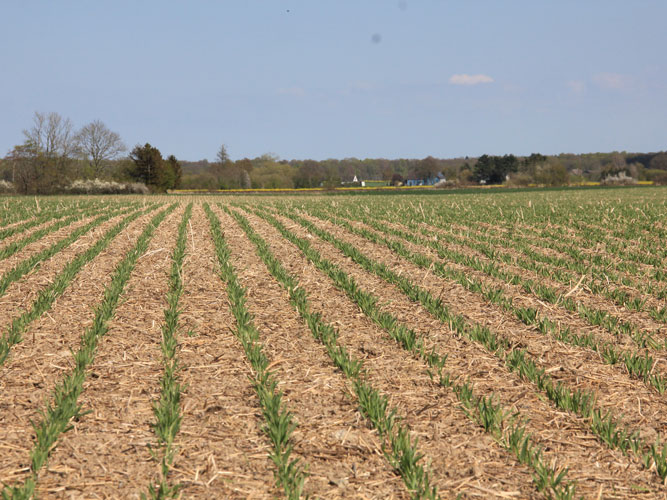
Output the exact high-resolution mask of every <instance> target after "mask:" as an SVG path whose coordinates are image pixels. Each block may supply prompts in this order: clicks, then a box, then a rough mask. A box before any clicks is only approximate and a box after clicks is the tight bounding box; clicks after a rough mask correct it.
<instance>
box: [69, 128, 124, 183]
mask: <svg viewBox="0 0 667 500" xmlns="http://www.w3.org/2000/svg"><path fill="white" fill-rule="evenodd" d="M75 142H76V147H77V149H78V151H79V153H80V154H81V156H83V157H84V158H85V159H86V160H87V161H88V165H89V167H90V170H91V174H92V176H93V177H100V176H101V175H102V174H103V173H104V170H105V167H106V163H107V162H108V161H109V160H113V159H115V158H117V157H118V155H119V154H120V153H122V152H124V151H127V147H126V146H125V144H124V143H123V141H122V140H121V138H120V136H119V135H118V134H117V133H116V132H112V131H111V130H109V129H108V128H107V126H106V125H105V124H104V123H102V122H101V121H100V120H95V121H93V122H90V123H89V124H88V125H86V126H84V127H83V128H82V129H81V130H80V131H79V132H78V133H77V134H76V137H75Z"/></svg>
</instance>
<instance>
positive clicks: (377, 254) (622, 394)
mask: <svg viewBox="0 0 667 500" xmlns="http://www.w3.org/2000/svg"><path fill="white" fill-rule="evenodd" d="M311 222H314V223H316V224H317V225H319V226H321V227H325V228H326V229H327V230H328V231H330V232H332V233H333V234H336V235H337V236H338V237H340V238H341V239H343V240H345V241H348V242H351V243H354V244H355V245H356V246H357V247H358V248H359V249H360V250H362V251H363V252H364V253H366V254H367V255H372V256H373V257H374V258H375V260H378V261H381V262H384V263H385V264H387V265H390V266H391V267H392V268H393V269H394V270H395V271H396V272H399V271H400V272H401V273H404V274H406V273H407V274H408V275H410V276H414V281H415V282H417V283H418V284H419V285H420V286H422V287H423V288H425V289H427V290H429V291H430V292H431V293H432V294H434V295H435V296H441V297H442V299H443V302H445V303H446V304H447V305H448V306H449V307H450V309H451V310H452V311H453V312H456V313H459V314H461V315H463V316H464V317H466V318H468V319H469V320H471V321H474V322H477V323H480V324H483V325H486V326H488V327H489V328H491V329H492V330H494V331H496V332H499V333H501V334H503V335H504V336H505V337H507V338H509V339H512V340H513V341H515V342H516V344H517V345H519V346H522V347H525V348H526V349H527V350H528V352H530V353H531V354H532V355H533V356H535V357H536V359H539V360H540V361H541V362H542V363H543V365H544V366H545V367H546V368H547V369H552V368H553V372H550V374H551V376H552V377H553V378H554V379H556V380H559V381H563V382H564V383H567V384H568V385H570V387H576V388H588V389H590V390H593V391H595V392H596V394H597V395H598V404H599V406H600V407H602V408H605V409H609V410H610V411H614V409H617V408H623V411H622V420H623V421H624V422H626V423H627V424H628V425H631V426H632V427H633V428H637V429H639V428H641V429H642V431H643V432H644V433H645V434H646V437H647V439H648V441H649V442H651V441H653V438H654V437H655V435H656V433H658V434H660V435H662V436H665V435H667V419H665V418H664V415H666V414H667V400H665V398H664V397H662V396H659V395H658V394H657V393H656V392H655V391H653V390H650V389H649V388H647V387H646V386H644V385H643V384H641V383H638V382H637V381H636V380H633V379H631V378H630V377H629V376H628V375H627V374H626V373H622V372H620V370H617V369H616V368H614V367H613V366H610V365H607V364H604V363H603V362H602V360H601V358H600V356H599V355H598V354H597V353H594V352H592V351H589V350H586V349H581V348H578V347H574V346H570V345H566V344H562V343H560V342H556V341H554V340H552V339H551V338H550V337H547V336H544V335H542V334H541V333H538V332H537V331H535V329H534V328H533V327H529V326H527V325H524V324H523V323H521V322H520V321H519V320H517V319H516V318H514V317H513V316H512V315H510V314H509V313H507V312H505V311H503V310H502V309H501V308H500V307H498V306H496V305H494V304H490V303H488V302H486V301H485V300H484V299H483V298H481V297H479V296H477V295H476V294H474V293H472V292H469V291H467V290H466V289H465V288H463V287H462V286H461V285H459V284H458V283H452V282H449V281H444V280H442V279H441V278H439V277H436V276H434V275H433V274H432V273H429V272H427V271H425V270H423V269H419V268H418V267H417V266H415V265H413V264H411V263H409V262H406V261H405V260H404V259H402V258H400V257H398V256H397V255H396V254H394V253H393V252H391V251H390V250H388V249H387V248H386V247H381V246H378V245H375V244H373V243H370V242H368V241H367V240H363V239H360V238H357V237H355V236H353V235H351V234H350V233H348V232H347V231H345V230H343V229H341V228H340V227H338V226H335V225H333V224H331V223H329V222H322V221H321V220H320V219H316V218H311ZM582 367H585V371H584V372H583V373H582ZM582 379H583V380H582Z"/></svg>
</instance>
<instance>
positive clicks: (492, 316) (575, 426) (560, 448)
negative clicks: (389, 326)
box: [290, 227, 660, 495]
mask: <svg viewBox="0 0 667 500" xmlns="http://www.w3.org/2000/svg"><path fill="white" fill-rule="evenodd" d="M327 229H331V230H332V232H333V233H334V234H335V235H336V238H337V239H340V240H341V241H348V239H349V241H354V244H355V245H358V246H359V247H360V248H363V249H365V250H367V251H368V252H372V253H371V255H372V256H373V258H374V259H375V260H376V261H379V262H381V261H383V260H384V258H385V257H384V256H383V255H382V250H381V249H379V248H368V247H367V246H366V245H365V244H364V243H363V242H360V241H359V240H358V239H353V238H351V237H350V236H349V235H345V234H344V233H342V232H338V231H336V228H335V227H331V228H327ZM290 230H292V231H294V232H299V233H300V234H301V235H302V236H304V237H308V234H307V232H305V231H303V230H302V229H300V228H298V227H290ZM310 237H311V238H312V235H311V236H310ZM310 241H311V244H313V245H314V246H316V247H317V248H318V250H320V251H321V252H322V254H323V255H326V256H327V257H328V258H330V259H331V260H332V261H334V262H336V264H337V265H339V266H340V267H341V268H343V269H345V270H346V271H347V272H348V273H350V274H351V275H352V276H354V277H355V279H356V280H357V282H358V283H363V284H364V286H367V287H368V289H370V290H372V291H373V292H374V293H375V294H377V295H378V296H380V297H381V301H382V303H384V304H387V305H386V308H387V310H388V311H390V312H392V313H394V314H395V315H396V316H397V317H398V318H399V319H401V320H402V321H403V322H404V323H405V324H407V325H408V326H410V327H412V328H413V329H415V330H416V331H420V332H423V335H425V336H427V337H428V338H430V339H431V340H433V338H434V332H438V331H442V330H443V327H442V326H437V325H438V323H437V322H434V321H433V320H432V319H431V320H427V319H426V318H429V316H430V314H429V312H427V311H425V310H424V309H422V308H421V307H419V305H417V304H414V303H412V302H410V301H409V300H407V299H405V298H403V297H401V296H400V295H399V294H400V292H399V294H397V290H395V288H394V287H393V286H390V285H388V284H387V283H385V282H383V281H382V280H378V279H377V278H375V277H374V276H373V275H370V274H368V273H366V272H364V271H363V270H361V269H359V268H358V267H357V266H356V265H354V264H352V263H350V262H349V260H347V259H346V258H345V257H344V256H342V255H341V254H340V252H338V250H337V249H335V248H333V247H331V246H330V245H328V244H326V243H323V242H320V241H318V240H316V239H310ZM389 259H391V257H388V259H387V261H388V262H389ZM391 267H392V269H394V270H395V271H396V272H399V271H400V272H401V273H402V274H404V275H410V276H415V280H416V281H417V282H419V283H420V284H421V286H426V285H425V282H426V283H428V281H429V278H428V276H427V275H425V274H426V273H424V271H421V272H415V271H414V269H413V270H410V269H409V267H407V266H406V265H405V263H402V262H400V261H397V260H396V259H394V260H393V261H391ZM445 285H446V284H445ZM428 288H429V289H431V291H432V292H434V293H435V294H436V296H437V294H438V293H441V292H442V295H441V297H442V299H443V302H445V303H447V305H448V306H449V307H451V309H452V310H453V311H457V310H458V309H459V308H463V307H465V309H466V312H464V313H463V314H464V316H465V317H466V318H469V319H471V320H472V321H481V322H482V323H486V324H488V325H489V326H491V327H492V328H493V329H494V330H496V331H500V332H502V333H503V334H507V335H509V332H512V333H515V334H516V335H517V336H518V335H521V336H522V339H523V340H522V341H521V343H519V345H523V346H526V345H527V340H526V339H525V338H524V335H526V333H525V331H521V330H522V328H521V326H518V331H515V328H514V327H509V326H505V325H503V323H505V319H504V318H502V314H498V313H496V312H490V311H485V310H484V305H483V304H481V303H480V301H479V300H477V301H475V300H474V299H472V298H471V297H468V296H466V295H465V294H464V293H463V292H461V293H459V292H458V291H456V290H455V286H452V285H450V286H445V287H443V283H441V282H439V283H438V286H435V287H430V286H429V287H428ZM378 290H383V292H382V293H380V292H378ZM443 290H444V291H443ZM471 299H472V300H471ZM472 311H475V312H474V313H472ZM429 321H430V323H429ZM425 323H426V324H428V325H429V326H426V325H425ZM523 330H525V327H524V328H523ZM445 337H450V338H449V339H447V341H449V342H451V341H452V340H457V347H456V348H454V349H451V350H449V349H448V350H446V351H444V352H447V353H448V354H449V355H450V356H452V355H453V353H454V352H457V350H460V349H461V347H460V345H459V344H467V343H466V342H461V341H460V340H458V339H456V337H454V336H453V335H452V334H451V333H449V334H448V335H446V336H443V338H445ZM438 341H439V342H440V341H441V340H440V337H438ZM554 344H555V343H553V342H546V343H545V344H544V345H543V346H542V347H541V349H540V350H539V351H538V352H535V351H533V354H534V355H535V357H536V358H539V359H540V361H541V360H542V359H544V358H545V357H546V356H547V355H548V354H549V350H550V349H553V348H554ZM528 347H529V346H528ZM472 348H473V351H472V352H471V353H470V354H468V355H466V356H463V357H462V358H463V359H462V361H461V363H462V364H463V366H465V370H462V374H461V376H464V377H465V376H466V375H463V374H464V373H467V376H468V377H474V378H472V380H474V382H475V383H474V386H475V387H487V388H488V389H489V390H493V388H497V391H496V392H497V393H498V396H499V397H500V398H501V400H503V401H508V402H509V404H513V405H515V406H516V407H517V408H519V409H521V410H522V411H525V412H526V414H527V415H530V418H531V425H535V426H537V429H535V435H536V438H537V439H538V442H540V443H543V442H546V443H548V449H549V450H550V451H553V452H554V455H555V456H558V457H559V458H560V460H562V461H563V462H562V463H564V465H565V466H568V467H570V472H569V473H568V477H569V478H574V479H578V480H579V481H583V480H587V481H586V483H585V485H581V484H580V486H579V489H578V491H579V490H581V488H582V486H583V487H584V488H591V492H593V491H597V489H599V487H600V483H601V484H602V485H603V489H610V488H611V484H614V483H615V484H616V487H617V486H618V484H619V482H620V481H621V479H620V477H617V478H615V479H614V480H613V482H612V477H613V476H610V475H607V472H608V471H609V470H612V469H614V470H617V471H619V472H620V470H622V469H624V468H626V467H632V468H634V470H635V473H634V474H630V475H628V476H625V477H626V479H625V481H626V490H625V491H626V493H625V495H629V492H630V491H633V488H632V484H633V483H632V482H633V478H636V477H644V481H646V483H647V484H650V483H654V484H655V483H656V481H657V482H659V478H655V477H651V475H650V474H647V473H646V472H639V470H640V468H641V467H640V464H639V463H638V460H637V459H634V460H630V461H629V463H628V460H627V459H626V458H623V455H622V454H621V453H620V452H617V451H614V450H610V449H609V448H608V447H606V446H605V445H603V444H602V443H600V442H599V441H598V440H597V439H596V437H595V435H593V434H592V433H590V432H589V431H588V423H587V422H586V421H585V420H582V419H580V418H577V417H576V416H575V415H571V414H570V415H568V414H563V413H557V414H554V409H553V407H552V406H551V405H550V404H545V403H544V402H543V401H542V400H541V399H540V397H538V395H537V394H535V393H536V392H537V390H536V389H535V388H534V387H532V386H531V384H529V383H525V382H521V381H520V380H519V379H516V378H515V377H514V376H512V375H509V374H508V370H507V368H505V367H504V366H503V363H501V362H499V361H500V360H498V359H497V358H496V359H493V358H489V363H490V364H489V368H487V367H484V368H481V367H480V369H479V372H477V371H476V370H475V368H476V367H477V366H478V365H479V364H480V363H481V359H483V358H482V356H488V353H485V351H484V350H483V349H480V348H479V347H478V346H476V345H473V346H472ZM528 351H529V352H530V351H531V350H530V349H528ZM563 351H565V352H561V353H559V355H560V356H562V357H563V358H562V359H560V358H558V361H557V362H556V363H557V364H555V365H554V364H553V363H545V366H546V367H547V368H553V367H557V368H558V370H559V371H554V370H551V374H552V375H553V376H554V378H555V379H556V380H560V379H562V380H565V381H567V382H570V380H567V379H566V378H565V377H562V376H561V373H560V370H561V369H562V370H563V371H565V368H564V367H563V365H564V363H565V362H568V361H569V358H568V356H569V357H572V354H573V352H574V353H576V350H573V349H569V350H567V349H564V350H563ZM473 359H474V365H473V364H471V360H473ZM551 359H552V360H553V359H556V356H555V355H552V356H551ZM548 361H550V360H549V359H548ZM448 362H449V358H448ZM494 365H495V367H496V368H495V371H491V367H493V366H494ZM565 366H567V365H565ZM575 366H577V367H579V366H580V365H577V364H575ZM602 368H603V369H604V368H607V367H602ZM608 371H609V370H608ZM489 373H495V376H493V377H490V376H489V375H488V374H489ZM577 375H578V376H581V373H580V370H579V371H578V372H577ZM577 375H575V376H574V377H573V378H572V380H571V381H572V384H571V385H572V386H573V387H585V382H584V381H583V380H578V379H577ZM606 375H607V374H606ZM478 377H479V378H478ZM487 377H488V378H487ZM582 378H583V377H582ZM630 385H631V382H629V381H628V382H626V384H625V387H626V388H627V386H630ZM616 390H617V392H621V391H620V390H619V389H618V388H617V389H616ZM623 390H627V389H623ZM645 396H646V398H647V399H648V398H649V397H650V396H651V394H648V395H645ZM505 398H507V399H505ZM635 401H636V399H635ZM524 405H525V406H524ZM658 406H660V405H658ZM642 414H644V406H643V405H642ZM538 415H542V417H541V418H538ZM556 415H559V418H562V419H563V421H562V423H560V424H554V422H558V420H554V418H556ZM654 419H656V420H660V416H659V414H658V416H657V417H655V415H654ZM538 423H540V425H539V426H538ZM554 427H557V428H556V429H554ZM649 431H650V429H649ZM582 433H583V434H584V435H587V437H582V438H580V439H583V440H584V441H583V442H585V443H586V445H587V446H590V447H593V448H594V449H595V450H596V451H592V450H590V449H587V450H586V451H582V449H585V448H586V447H583V446H582V442H581V441H577V435H581V434H582ZM653 435H655V434H653ZM573 443H577V445H572V444H573ZM590 456H595V461H590ZM595 462H598V463H606V464H607V469H606V471H605V473H601V476H600V477H599V479H597V480H593V478H595V477H596V474H595V470H596V468H597V467H596V466H595V465H594V464H595ZM559 463H561V462H560V461H559ZM575 464H576V468H575ZM621 464H623V465H621ZM631 464H634V465H631ZM577 469H578V470H577ZM598 472H600V471H598ZM642 475H643V476H642ZM596 481H599V483H597V484H596ZM605 485H606V486H605ZM652 489H653V491H655V486H653V488H652ZM583 491H585V490H583Z"/></svg>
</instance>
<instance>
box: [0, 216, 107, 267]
mask: <svg viewBox="0 0 667 500" xmlns="http://www.w3.org/2000/svg"><path fill="white" fill-rule="evenodd" d="M93 219H95V217H87V218H85V219H80V220H77V221H74V222H72V223H71V224H69V225H67V226H65V227H61V228H60V229H58V230H57V231H55V232H53V233H50V234H47V235H46V236H44V237H42V238H40V239H39V240H37V241H34V242H32V243H30V244H29V245H26V246H25V247H23V248H22V249H21V250H20V251H18V252H17V253H15V254H14V255H11V256H9V257H8V258H6V259H2V260H0V274H4V273H6V272H7V271H10V270H11V269H13V268H14V267H16V265H17V264H20V263H21V262H22V261H24V260H26V259H29V258H30V257H32V256H33V255H35V254H38V253H39V252H41V251H43V250H45V249H47V248H48V247H50V246H51V245H53V244H54V243H57V242H58V241H60V240H62V239H65V238H66V237H67V236H69V235H70V234H72V233H73V232H74V231H76V230H77V229H78V228H80V227H81V226H85V225H86V224H88V223H89V222H91V221H92V220H93ZM24 236H26V235H24ZM18 239H22V238H18Z"/></svg>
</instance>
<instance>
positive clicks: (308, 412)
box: [216, 210, 409, 498]
mask: <svg viewBox="0 0 667 500" xmlns="http://www.w3.org/2000/svg"><path fill="white" fill-rule="evenodd" d="M216 213H217V215H218V216H219V217H220V219H221V221H222V224H223V227H225V238H226V240H227V242H228V245H229V246H230V249H231V251H232V257H231V261H232V265H234V267H235V268H236V270H237V274H238V276H239V279H240V281H241V283H242V285H243V286H244V287H246V288H247V296H248V302H247V306H248V308H249V310H250V311H251V313H252V314H253V316H254V318H255V319H254V323H255V325H256V326H257V328H258V329H259V331H260V334H261V341H262V343H263V345H264V348H263V352H264V353H265V354H266V355H267V357H268V358H269V361H270V364H272V365H273V367H272V372H273V373H274V374H275V377H276V379H277V380H279V381H280V389H281V390H282V391H283V395H284V398H285V401H286V403H287V408H288V409H289V410H290V411H291V412H292V413H293V415H294V417H295V420H296V422H297V423H298V427H297V428H296V430H295V431H294V434H293V435H292V439H293V441H294V453H295V456H296V457H299V459H300V460H301V461H303V462H304V463H305V464H307V465H306V467H307V471H308V477H307V479H306V483H305V484H306V488H305V492H306V494H310V495H313V496H317V497H324V498H349V497H352V496H358V497H361V498H364V497H365V498H409V494H408V492H407V491H406V489H405V487H404V485H403V482H402V480H401V478H400V476H398V475H397V474H395V473H394V472H393V471H392V470H391V467H390V466H389V464H388V463H387V462H386V460H385V459H384V457H383V456H382V451H381V446H380V442H379V441H378V439H377V437H376V435H375V433H374V432H372V431H371V430H370V429H369V428H368V427H366V426H365V425H364V423H363V418H362V417H361V416H360V414H359V412H358V411H357V406H356V401H355V400H356V398H355V397H354V396H352V394H353V391H352V390H351V388H349V387H348V386H347V384H346V381H345V377H344V375H343V374H342V373H341V372H339V371H337V370H336V368H335V367H334V366H333V364H332V362H331V360H330V359H329V357H328V355H327V353H326V350H325V348H324V346H322V345H321V344H319V343H318V342H316V341H315V339H313V337H312V335H311V333H310V331H309V330H308V328H307V327H306V326H305V325H304V324H303V321H302V320H301V319H300V317H299V315H298V313H297V312H296V311H294V309H293V307H292V306H291V305H290V303H289V299H288V297H287V295H286V293H285V291H284V290H283V288H282V287H281V286H280V284H279V283H278V282H276V281H275V279H274V278H273V277H272V276H271V275H270V274H269V272H268V270H267V269H266V267H265V265H264V264H263V263H262V261H261V260H260V259H259V257H258V256H257V255H256V254H255V252H254V251H252V249H253V247H252V243H251V242H250V241H249V240H248V239H247V237H246V236H245V235H244V232H243V230H242V229H241V228H239V227H238V225H237V224H236V223H235V222H234V220H233V219H232V218H231V217H229V216H228V215H227V214H225V213H224V212H221V211H220V210H216Z"/></svg>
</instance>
